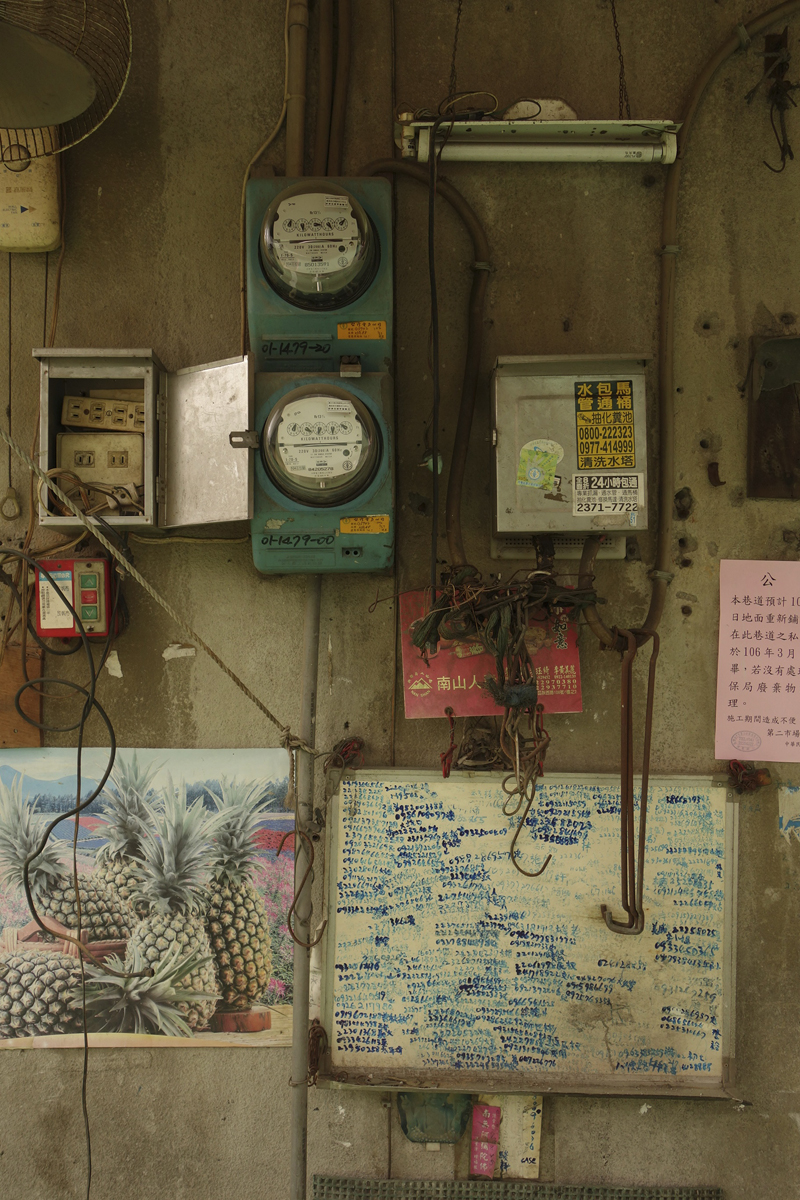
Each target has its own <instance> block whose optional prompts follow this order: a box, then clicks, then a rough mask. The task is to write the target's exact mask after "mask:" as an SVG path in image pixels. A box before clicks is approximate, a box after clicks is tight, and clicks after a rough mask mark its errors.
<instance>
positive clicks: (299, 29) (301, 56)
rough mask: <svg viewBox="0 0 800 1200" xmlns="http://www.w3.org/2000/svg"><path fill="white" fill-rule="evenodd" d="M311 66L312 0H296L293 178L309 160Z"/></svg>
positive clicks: (289, 136) (290, 139)
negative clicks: (307, 124)
mask: <svg viewBox="0 0 800 1200" xmlns="http://www.w3.org/2000/svg"><path fill="white" fill-rule="evenodd" d="M307 67H308V0H292V3H291V6H290V8H289V61H288V73H287V82H288V86H287V89H286V175H287V177H288V178H289V179H296V178H297V176H298V175H302V174H303V166H304V162H305V122H306V71H307Z"/></svg>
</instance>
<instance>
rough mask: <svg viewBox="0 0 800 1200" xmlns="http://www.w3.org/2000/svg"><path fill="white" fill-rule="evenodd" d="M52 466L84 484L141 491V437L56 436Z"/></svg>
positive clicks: (109, 434)
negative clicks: (53, 463) (75, 477)
mask: <svg viewBox="0 0 800 1200" xmlns="http://www.w3.org/2000/svg"><path fill="white" fill-rule="evenodd" d="M56 466H58V467H60V468H61V469H62V470H64V471H71V472H72V474H73V475H77V476H78V478H79V479H80V480H81V481H82V482H83V483H86V484H89V485H91V484H93V483H104V484H107V485H108V486H110V487H114V488H121V487H132V488H134V489H136V488H141V487H143V485H144V437H143V435H142V434H141V433H128V432H119V433H118V432H116V431H115V432H113V433H112V432H111V431H109V430H105V429H101V430H94V429H91V430H90V429H86V430H80V431H78V430H76V431H75V432H74V433H59V434H57V435H56Z"/></svg>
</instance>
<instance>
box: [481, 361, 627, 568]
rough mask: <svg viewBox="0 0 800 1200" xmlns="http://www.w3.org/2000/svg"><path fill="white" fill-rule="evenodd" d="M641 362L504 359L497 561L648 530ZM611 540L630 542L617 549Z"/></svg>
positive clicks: (497, 429) (496, 391)
mask: <svg viewBox="0 0 800 1200" xmlns="http://www.w3.org/2000/svg"><path fill="white" fill-rule="evenodd" d="M646 361H647V360H646V359H645V358H643V357H642V356H641V355H637V356H633V355H630V356H629V355H571V356H570V357H564V358H562V357H557V356H539V357H531V358H528V357H509V358H498V360H497V363H496V366H495V370H494V374H493V377H492V412H493V422H494V428H493V434H492V440H493V444H494V456H493V475H494V480H493V493H494V510H495V512H494V538H493V546H492V553H493V557H496V558H505V557H509V556H510V555H511V554H512V553H514V551H515V552H516V556H519V554H520V549H519V548H520V547H521V546H522V543H523V542H524V541H526V540H527V538H529V537H531V536H532V535H533V534H542V533H547V534H552V535H554V536H555V539H556V543H557V545H558V543H559V542H562V543H566V544H567V545H569V543H570V542H573V543H574V547H573V548H574V549H575V550H576V551H577V552H578V553H579V549H578V547H579V545H580V544H581V543H582V539H583V536H584V535H585V534H587V533H600V534H605V535H607V537H609V540H617V541H618V542H620V543H621V545H622V551H621V554H620V556H622V555H624V535H625V534H627V533H632V532H635V531H637V530H642V529H646V528H647V436H646V434H647V430H646V405H645V380H644V372H645V364H646ZM613 535H623V536H619V537H618V538H617V539H614V537H613Z"/></svg>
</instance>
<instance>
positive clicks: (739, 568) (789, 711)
mask: <svg viewBox="0 0 800 1200" xmlns="http://www.w3.org/2000/svg"><path fill="white" fill-rule="evenodd" d="M719 567H720V571H719V603H720V619H719V666H718V669H717V737H716V746H715V754H716V757H717V758H721V759H731V758H743V759H759V760H760V761H761V762H800V691H799V690H798V687H799V686H800V562H758V561H755V560H744V561H739V560H734V559H725V560H723V561H722V562H721V563H720V564H719Z"/></svg>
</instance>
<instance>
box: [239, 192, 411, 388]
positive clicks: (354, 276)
mask: <svg viewBox="0 0 800 1200" xmlns="http://www.w3.org/2000/svg"><path fill="white" fill-rule="evenodd" d="M246 205H247V208H246V219H245V227H246V242H247V244H246V251H247V327H248V331H249V335H250V350H251V353H252V356H253V366H254V369H255V371H256V373H258V372H260V371H275V372H282V371H302V372H303V373H304V374H308V373H309V372H325V373H326V374H327V373H333V372H338V371H339V370H340V368H341V366H342V360H343V359H345V360H346V361H347V364H348V365H349V366H350V367H352V366H353V365H354V363H353V360H357V362H356V363H355V365H356V366H358V367H360V368H361V371H362V373H366V372H369V371H391V369H392V306H393V288H392V192H391V187H390V185H389V182H388V180H386V179H337V180H336V181H335V182H334V181H333V180H332V179H251V180H250V182H249V183H248V184H247V193H246ZM349 373H350V374H353V373H354V372H353V371H352V370H351V371H350V372H349ZM355 374H357V371H356V372H355Z"/></svg>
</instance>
